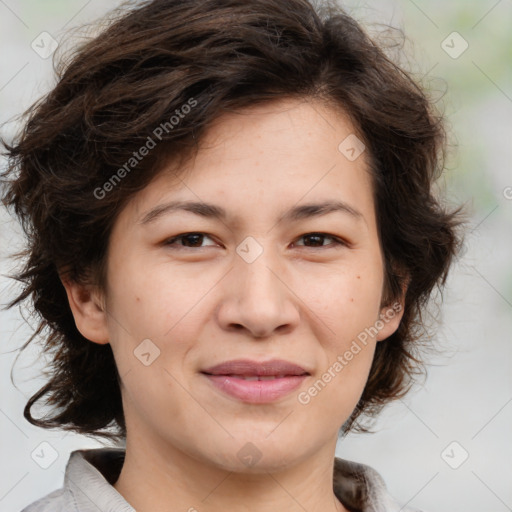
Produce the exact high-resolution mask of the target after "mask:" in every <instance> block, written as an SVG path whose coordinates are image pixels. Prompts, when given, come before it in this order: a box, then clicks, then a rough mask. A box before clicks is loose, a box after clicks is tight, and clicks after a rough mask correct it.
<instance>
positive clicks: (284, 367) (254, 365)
mask: <svg viewBox="0 0 512 512" xmlns="http://www.w3.org/2000/svg"><path fill="white" fill-rule="evenodd" d="M202 373H207V374H209V375H241V376H260V375H261V376H272V375H276V376H277V375H309V372H307V371H306V370H305V369H304V368H302V367H301V366H299V365H298V364H295V363H291V362H290V361H285V360H283V359H272V360H270V361H252V360H250V359H234V360H232V361H226V362H224V363H220V364H217V365H215V366H211V367H210V368H206V369H205V370H202Z"/></svg>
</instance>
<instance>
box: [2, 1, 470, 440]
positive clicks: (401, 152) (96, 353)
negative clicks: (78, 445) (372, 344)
mask: <svg viewBox="0 0 512 512" xmlns="http://www.w3.org/2000/svg"><path fill="white" fill-rule="evenodd" d="M324 6H325V7H321V6H316V7H315V6H312V5H311V4H310V3H309V2H308V1H306V0H253V1H251V2H246V1H245V0H153V1H149V2H139V3H138V4H137V5H136V6H135V7H134V8H128V9H127V10H125V11H122V12H121V15H119V16H117V17H116V18H114V19H113V20H112V22H111V23H110V24H109V25H108V26H107V27H106V28H105V29H104V30H103V31H102V32H101V33H100V34H99V35H97V36H96V37H94V38H92V39H90V40H89V41H87V42H86V43H85V44H83V45H82V46H81V47H79V48H77V49H76V51H75V53H74V54H73V55H71V56H70V58H69V61H68V63H67V64H61V66H60V68H58V69H57V75H58V82H57V85H56V86H55V87H54V88H53V90H51V92H50V93H49V94H48V95H46V96H45V97H44V98H42V99H41V100H40V101H39V102H37V103H36V104H35V105H34V106H33V107H31V109H30V110H29V111H28V112H27V113H26V116H27V117H26V122H25V124H24V126H23V129H22V131H21V132H20V134H19V135H18V137H17V138H16V140H15V141H13V142H11V143H7V142H3V144H4V146H5V148H6V152H7V155H8V168H7V171H5V173H4V174H3V175H2V176H3V181H4V182H5V186H6V189H5V192H4V195H3V200H4V204H5V205H6V206H7V207H10V208H12V209H13V210H14V212H15V213H16V215H17V216H18V217H19V219H20V221H21V223H22V226H23V228H24V231H25V233H26V235H27V237H28V244H27V249H26V251H25V252H24V253H23V254H24V256H25V257H26V261H25V263H24V264H25V266H24V268H23V269H22V271H21V272H20V273H19V274H18V275H17V276H16V278H17V279H18V280H20V281H21V282H22V283H23V291H22V292H21V293H20V294H19V296H18V297H16V298H15V299H14V300H13V301H12V302H11V303H10V304H9V305H8V307H12V306H14V305H15V304H21V303H22V302H23V301H25V300H30V301H31V303H32V305H33V308H34V310H35V311H36V312H37V314H38V315H39V316H40V324H39V327H38V329H37V330H36V332H35V333H34V335H33V336H32V337H31V338H30V339H29V340H28V341H27V342H26V343H25V345H24V346H23V349H24V348H25V347H26V346H27V345H28V343H30V342H31V341H32V340H33V339H34V338H35V337H36V336H37V335H39V334H43V335H44V343H45V345H44V348H45V350H46V351H47V353H48V354H51V368H52V372H51V376H50V377H51V378H50V379H49V380H48V382H47V383H46V385H45V386H44V387H43V388H41V389H40V390H39V391H38V392H37V393H36V394H34V396H32V397H31V398H30V400H29V401H28V403H27V404H26V407H25V410H24V415H25V417H26V419H27V420H28V421H30V422H31V423H32V424H34V425H38V426H41V427H45V428H52V427H59V428H62V429H67V430H74V431H76V432H80V433H84V434H88V435H96V436H105V437H114V436H117V435H119V436H122V437H124V436H125V435H126V428H125V422H124V415H123V410H122V403H121V394H120V386H119V375H118V373H117V369H116V365H115V361H114V358H113V354H112V350H111V347H110V345H109V344H107V345H99V344H96V343H93V342H90V341H89V340H87V339H85V338H84V337H83V336H82V335H81V334H80V333H79V332H78V330H77V328H76V325H75V322H74V319H73V315H72V313H71V310H70V307H69V304H68V301H67V297H66V293H65V290H64V287H63V285H62V283H61V280H60V277H59V272H61V273H63V272H64V271H65V272H66V273H67V275H68V276H69V278H70V279H72V280H74V281H76V282H92V283H94V284H97V285H99V286H100V287H101V286H102V285H103V284H104V282H105V277H106V276H105V275H104V269H105V259H106V254H107V248H108V242H109V234H110V232H111V229H112V226H113V223H114V222H115V220H116V217H117V214H118V213H119V212H120V210H121V209H122V208H123V206H124V205H125V204H126V203H127V201H128V200H129V199H130V198H131V197H132V196H133V195H134V194H135V193H136V192H137V191H139V190H141V189H142V188H144V187H145V186H147V185H148V183H149V182H150V181H151V180H152V179H153V178H154V177H155V176H156V175H157V174H158V173H159V172H160V171H161V169H162V163H163V162H165V161H169V158H172V159H177V158H182V159H184V158H186V157H187V155H189V154H190V152H191V151H192V150H194V149H197V147H198V143H199V141H200V140H201V137H202V135H203V134H204V131H205V129H206V128H208V127H209V126H210V125H211V123H212V121H213V120H215V119H216V118H217V117H218V116H219V115H221V114H222V113H223V112H225V111H227V110H239V109H243V108H244V107H249V106H252V105H255V104H257V103H262V102H266V101H271V100H276V99H280V98H286V97H297V98H304V99H316V100H321V101H324V102H326V103H327V104H330V105H332V106H333V107H334V106H338V107H341V108H342V109H343V110H344V111H345V112H346V113H347V114H348V115H349V116H350V118H351V120H352V122H353V123H354V125H355V126H356V127H357V129H358V136H359V137H360V138H361V139H362V140H363V141H364V144H365V145H366V147H367V149H368V151H367V153H366V154H367V157H368V158H369V162H370V171H371V173H372V176H373V181H374V194H375V204H376V210H377V218H378V228H379V236H380V241H381V244H382V247H383V254H384V259H385V278H386V279H385V300H384V304H391V303H392V302H393V301H394V300H396V299H397V298H399V296H400V295H401V291H402V287H403V286H404V284H405V283H406V281H408V288H407V293H406V296H405V308H404V315H403V318H402V321H401V323H400V326H399V328H398V330H397V331H396V332H395V333H394V334H393V335H392V336H390V337H389V338H388V339H387V340H386V341H385V342H382V343H378V344H377V348H376V353H375V357H374V361H373V365H372V368H371V371H370V375H369V379H368V382H367V385H366V387H365V389H364V392H363V395H362V397H361V399H360V401H359V404H358V406H357V408H356V409H355V410H354V412H353V414H352V416H351V417H350V418H349V420H348V421H347V422H346V424H345V425H344V427H343V429H344V431H345V432H348V431H349V430H355V431H357V430H359V431H367V429H366V427H364V425H363V423H362V421H360V420H359V416H360V415H361V414H362V413H366V417H367V418H371V417H374V416H375V415H376V414H377V413H378V412H379V410H380V409H381V408H382V406H383V405H384V404H386V403H387V402H389V401H391V400H393V399H396V398H398V397H401V396H403V395H404V394H405V393H406V392H407V391H408V390H409V388H410V386H411V384H412V382H413V378H412V377H413V376H414V375H415V374H418V373H421V369H422V368H423V363H422V361H421V359H420V358H419V357H418V353H417V348H418V344H419V343H420V344H421V343H422V340H423V341H425V339H426V331H425V329H424V321H423V320H422V312H423V311H424V310H425V308H426V306H427V304H428V303H429V299H430V297H431V295H432V292H433V290H434V288H435V287H436V285H437V287H438V288H439V289H441V287H442V285H444V284H445V280H446V276H447V272H448V269H449V267H450V265H451V263H452V260H453V258H454V256H455V255H456V254H457V251H458V249H459V248H460V242H461V239H460V238H459V236H458V234H457V228H458V226H459V225H460V224H461V221H460V220H459V214H460V210H461V209H460V208H459V209H458V210H455V211H451V212H450V211H448V210H447V209H446V208H445V207H443V206H442V205H441V202H440V200H439V199H438V198H437V197H435V195H434V193H433V185H434V182H435V181H436V179H437V178H438V177H439V176H440V174H441V172H442V170H443V166H444V163H443V157H444V148H445V144H446V142H445V139H446V137H445V131H444V128H443V123H442V116H441V115H440V114H438V113H436V111H435V110H434V108H433V104H432V101H431V100H430V99H429V98H428V96H427V94H426V93H425V92H424V91H423V89H422V88H421V87H420V86H419V85H418V84H417V83H416V82H415V81H414V80H413V79H412V78H411V77H410V76H409V75H408V74H407V73H406V72H404V71H403V70H402V69H401V68H400V67H399V66H398V65H396V64H394V63H393V62H392V61H391V60H390V59H389V58H388V57H387V56H386V53H385V52H384V51H383V50H382V49H381V48H380V47H379V46H378V45H377V44H376V43H374V42H373V41H372V39H371V38H369V36H368V35H367V34H365V32H364V31H363V30H362V29H361V28H360V26H359V25H358V24H357V23H356V22H355V21H354V20H353V19H352V18H351V17H349V16H347V15H346V14H345V13H344V12H343V11H342V10H341V9H340V8H338V7H335V6H333V5H327V4H324ZM185 105H189V106H190V107H191V108H188V109H186V108H184V106H185ZM178 118H179V120H178ZM158 127H160V131H156V132H155V130H157V129H158ZM156 133H158V134H159V137H157V136H156ZM148 137H149V138H151V140H152V141H153V142H155V147H154V149H153V150H152V151H150V152H149V154H148V155H147V156H146V157H145V158H143V159H142V158H141V159H140V161H139V160H137V161H136V162H135V161H131V160H130V159H131V158H133V157H134V156H133V153H134V151H137V150H138V149H139V148H142V147H143V146H145V145H147V144H148V143H149V139H148ZM157 139H158V140H157ZM340 142H341V141H340ZM127 162H131V163H130V165H129V166H127ZM131 164H133V165H131ZM121 169H124V172H122V171H121ZM116 176H117V178H119V179H117V178H116ZM121 178H122V179H121ZM108 184H110V185H108ZM42 398H45V399H46V404H47V405H49V406H51V407H52V412H53V413H54V414H53V416H51V417H48V416H46V417H44V418H39V419H36V418H34V417H33V416H32V414H31V407H32V406H33V405H34V404H35V403H36V402H38V401H39V400H40V399H42ZM361 418H364V415H363V416H361ZM356 420H357V421H356Z"/></svg>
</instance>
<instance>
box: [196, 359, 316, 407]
mask: <svg viewBox="0 0 512 512" xmlns="http://www.w3.org/2000/svg"><path fill="white" fill-rule="evenodd" d="M201 374H203V375H204V376H205V377H206V378H207V379H208V381H209V382H210V383H211V384H213V386H214V387H215V388H216V389H217V390H219V391H221V393H222V394H223V395H227V396H229V397H231V398H235V399H236V400H239V401H242V402H245V403H254V404H263V403H269V402H274V401H276V400H279V399H281V398H283V397H285V396H286V395H288V394H290V393H291V392H292V391H293V390H295V389H297V388H298V387H299V386H300V385H301V384H302V382H303V381H304V380H305V379H306V378H307V377H308V376H309V375H310V373H309V372H308V371H306V370H305V369H304V368H303V367H302V366H300V365H298V364H295V363H291V362H289V361H284V360H271V361H266V362H258V361H251V360H247V359H238V360H233V361H227V362H225V363H221V364H219V365H216V366H213V367H210V368H207V369H205V370H203V371H201Z"/></svg>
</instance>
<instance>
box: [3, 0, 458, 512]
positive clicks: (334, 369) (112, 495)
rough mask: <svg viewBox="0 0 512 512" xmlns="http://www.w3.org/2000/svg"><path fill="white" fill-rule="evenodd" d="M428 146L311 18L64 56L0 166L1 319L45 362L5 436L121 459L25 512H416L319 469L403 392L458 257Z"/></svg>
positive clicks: (355, 52) (387, 81) (133, 29)
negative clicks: (5, 287)
mask: <svg viewBox="0 0 512 512" xmlns="http://www.w3.org/2000/svg"><path fill="white" fill-rule="evenodd" d="M443 144H444V132H443V127H442V120H441V119H440V117H439V116H438V115H436V113H435V111H434V109H433V106H432V105H431V104H430V102H429V100H428V99H427V97H426V95H425V93H424V92H423V91H422V90H421V88H420V87H419V86H418V85H417V84H415V83H414V81H413V80H412V79H411V78H410V77H409V76H408V75H407V74H406V73H405V72H404V71H403V70H401V69H400V68H399V67H397V66H396V65H395V64H393V63H392V62H391V61H390V60H388V58H387V57H386V56H385V54H384V52H383V51H382V50H381V49H380V48H379V47H378V46H376V45H375V44H374V43H373V42H372V41H371V40H370V39H369V38H368V36H367V35H365V33H364V31H363V30H362V29H361V28H360V27H359V26H358V25H357V23H356V22H355V21H354V20H352V19H351V18H350V17H348V16H346V15H345V14H344V13H343V12H342V11H341V10H339V9H337V8H334V7H332V6H331V8H330V9H323V8H321V7H317V8H314V7H313V6H312V5H311V4H310V3H309V2H307V1H305V0H256V1H254V2H251V3H250V4H247V3H246V2H242V1H240V0H224V1H219V0H201V1H199V0H186V1H183V0H181V1H179V2H178V1H172V0H153V1H151V2H144V3H142V4H139V5H138V6H137V7H136V8H133V9H131V10H128V11H125V12H123V13H121V15H120V16H119V17H118V18H117V19H115V20H114V21H113V22H112V23H111V24H110V25H109V26H108V28H106V29H105V30H104V31H103V32H102V33H100V34H99V35H98V36H96V37H95V38H94V39H92V40H90V41H89V42H87V44H85V45H84V46H83V47H81V48H80V49H79V50H78V51H77V52H76V54H75V55H74V56H73V57H72V59H71V61H70V62H69V63H68V64H67V65H65V66H63V68H62V70H61V71H60V73H59V80H58V83H57V85H56V87H55V88H54V89H53V90H52V91H51V92H50V94H49V95H48V96H47V97H46V98H44V99H43V100H42V101H41V102H39V103H38V104H37V105H35V106H34V107H33V108H32V110H31V112H30V113H29V117H28V119H27V123H26V125H25V128H24V130H23V132H22V133H21V134H20V136H19V138H18V139H17V140H16V141H15V143H13V144H11V145H7V150H8V153H9V168H8V170H7V171H6V173H5V174H4V178H5V180H6V181H7V191H6V194H5V197H4V202H5V204H6V205H7V206H10V207H12V208H13V209H14V211H15V212H16V214H17V215H18V216H19V217H20V220H21V222H22V224H23V226H24V227H25V229H26V233H27V236H28V248H27V256H28V259H27V261H26V266H25V268H24V270H23V272H22V274H21V275H19V276H18V278H19V279H21V280H22V281H23V282H24V283H25V288H24V291H23V292H22V293H21V294H20V296H19V297H18V298H17V299H16V300H15V301H14V302H13V303H12V304H11V305H14V304H17V303H19V302H21V301H23V300H25V299H31V300H32V301H33V305H34V308H35V310H36V311H37V313H38V314H40V316H41V326H40V330H39V331H38V332H40V331H42V329H44V328H46V329H47V331H46V332H47V333H48V334H47V337H46V345H45V348H46V350H47V351H48V352H49V353H51V354H52V357H53V359H52V374H51V376H50V377H51V378H50V380H49V381H48V383H47V384H46V385H45V386H44V387H43V388H42V389H41V390H40V391H39V392H38V393H36V394H35V395H34V396H33V397H32V398H31V399H30V400H29V402H28V403H27V405H26V408H25V417H26V418H27V419H28V420H29V421H30V422H31V423H33V424H35V425H38V426H41V427H43V428H61V429H68V430H73V431H75V432H80V433H84V434H87V435H94V436H104V437H107V438H111V439H115V440H117V441H122V442H125V448H116V447H111V448H103V449H95V450H77V451H75V452H73V453H72V454H71V456H70V460H69V462H68V465H67V468H66V475H65V481H64V486H63V488H62V489H60V490H57V491H54V492H53V493H51V494H49V495H48V496H46V497H44V498H42V499H41V500H39V501H37V502H35V503H33V504H32V505H30V506H29V507H27V508H26V509H25V511H26V512H34V511H50V510H51V511H52V512H53V511H57V510H63V511H64V510H66V511H69V510H75V511H79V512H84V511H89V510H91V511H92V510H94V511H98V510H100V511H107V510H109V511H116V512H117V511H127V510H134V509H135V510H137V511H138V512H145V511H160V510H162V511H164V510H165V511H168V510H173V511H174V510H188V511H194V510H197V511H200V512H203V511H212V512H213V511H218V510H229V509H232V510H251V511H257V512H259V511H266V510H272V511H275V510H289V511H292V510H308V511H317V510H318V511H320V510H322V511H330V510H332V511H352V512H353V511H365V512H367V511H379V512H381V511H384V512H387V511H395V510H396V511H398V510H412V509H411V508H410V507H409V508H407V507H401V506H400V505H399V504H398V503H397V502H396V501H395V500H394V499H393V498H392V497H391V496H390V495H389V493H388V492H387V490H386V487H385V484H384V481H383V479H382V477H381V476H380V475H379V474H378V473H377V472H376V471H375V470H373V469H372V468H370V467H368V466H365V465H362V464H358V463H356V462H351V461H348V460H344V459H341V458H335V457H334V455H335V449H336V443H337V440H338V437H339V436H340V434H341V436H343V435H346V434H347V433H348V432H350V431H363V432H364V431H366V430H367V427H365V425H364V421H363V419H364V418H366V419H371V418H372V417H375V416H376V414H377V413H378V412H379V411H380V410H381V408H382V407H383V405H385V404H386V403H388V402H390V401H391V400H393V399H396V398H398V397H400V396H403V394H405V392H406V391H407V390H408V389H409V387H410V385H411V382H412V380H411V376H412V375H413V374H414V373H416V372H418V370H419V369H420V368H421V360H420V359H419V358H418V351H417V348H418V347H417V346H418V344H419V343H421V342H422V341H424V340H423V338H422V336H421V334H422V330H421V327H422V324H421V321H420V320H421V316H420V315H421V311H422V309H423V308H424V307H425V306H426V304H427V302H428V299H429V297H430V294H431V293H432V291H433V289H434V288H435V287H436V286H442V285H443V284H444V282H445V279H446V276H447V273H448V270H449V268H450V265H451V263H452V260H453V257H454V256H455V254H456V252H457V249H458V247H459V243H460V240H459V238H458V235H457V232H456V228H457V226H458V224H459V217H458V216H459V213H460V211H459V210H457V211H455V212H448V211H445V210H444V209H443V208H442V206H441V204H440V202H439V199H438V198H436V197H435V196H434V194H433V191H432V188H433V185H434V182H435V180H436V179H437V178H438V176H439V174H440V172H441V170H442V152H443ZM31 340H32V338H31ZM31 340H29V342H30V341H31ZM29 342H27V343H29ZM25 346H26V345H25ZM42 398H46V400H47V402H48V403H49V404H51V405H52V406H53V407H54V410H53V413H54V414H53V415H52V416H51V417H45V418H34V417H33V416H32V414H31V408H32V406H33V405H34V404H35V403H36V402H38V401H39V400H40V399H42Z"/></svg>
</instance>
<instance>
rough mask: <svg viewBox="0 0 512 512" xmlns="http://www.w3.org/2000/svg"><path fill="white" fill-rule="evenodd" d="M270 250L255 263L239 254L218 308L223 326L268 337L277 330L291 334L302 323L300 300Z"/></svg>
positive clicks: (255, 335)
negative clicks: (245, 259)
mask: <svg viewBox="0 0 512 512" xmlns="http://www.w3.org/2000/svg"><path fill="white" fill-rule="evenodd" d="M269 252H270V251H267V250H265V251H263V253H262V254H261V255H260V256H259V257H258V259H257V260H256V261H253V262H252V263H248V262H246V261H244V259H242V258H240V257H238V256H237V257H236V259H235V262H234V268H233V269H232V270H231V271H230V272H229V274H228V276H226V277H227V280H226V281H225V282H224V288H223V293H222V297H221V299H220V300H221V304H220V306H219V308H218V309H217V315H218V317H217V318H218V322H219V323H220V325H221V327H222V329H224V330H227V331H246V332H247V333H249V334H250V335H251V336H252V337H254V338H268V337H270V336H272V335H274V334H276V333H280V334H287V333H290V332H291V331H293V329H294V328H295V327H297V325H298V324H299V320H300V311H299V307H298V305H299V302H300V300H299V299H298V297H297V295H296V294H295V293H294V291H293V290H292V288H291V287H290V284H288V283H286V277H285V274H286V273H285V272H284V270H283V268H282V267H281V266H280V265H279V264H278V263H277V262H276V258H272V257H270V254H269Z"/></svg>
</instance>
